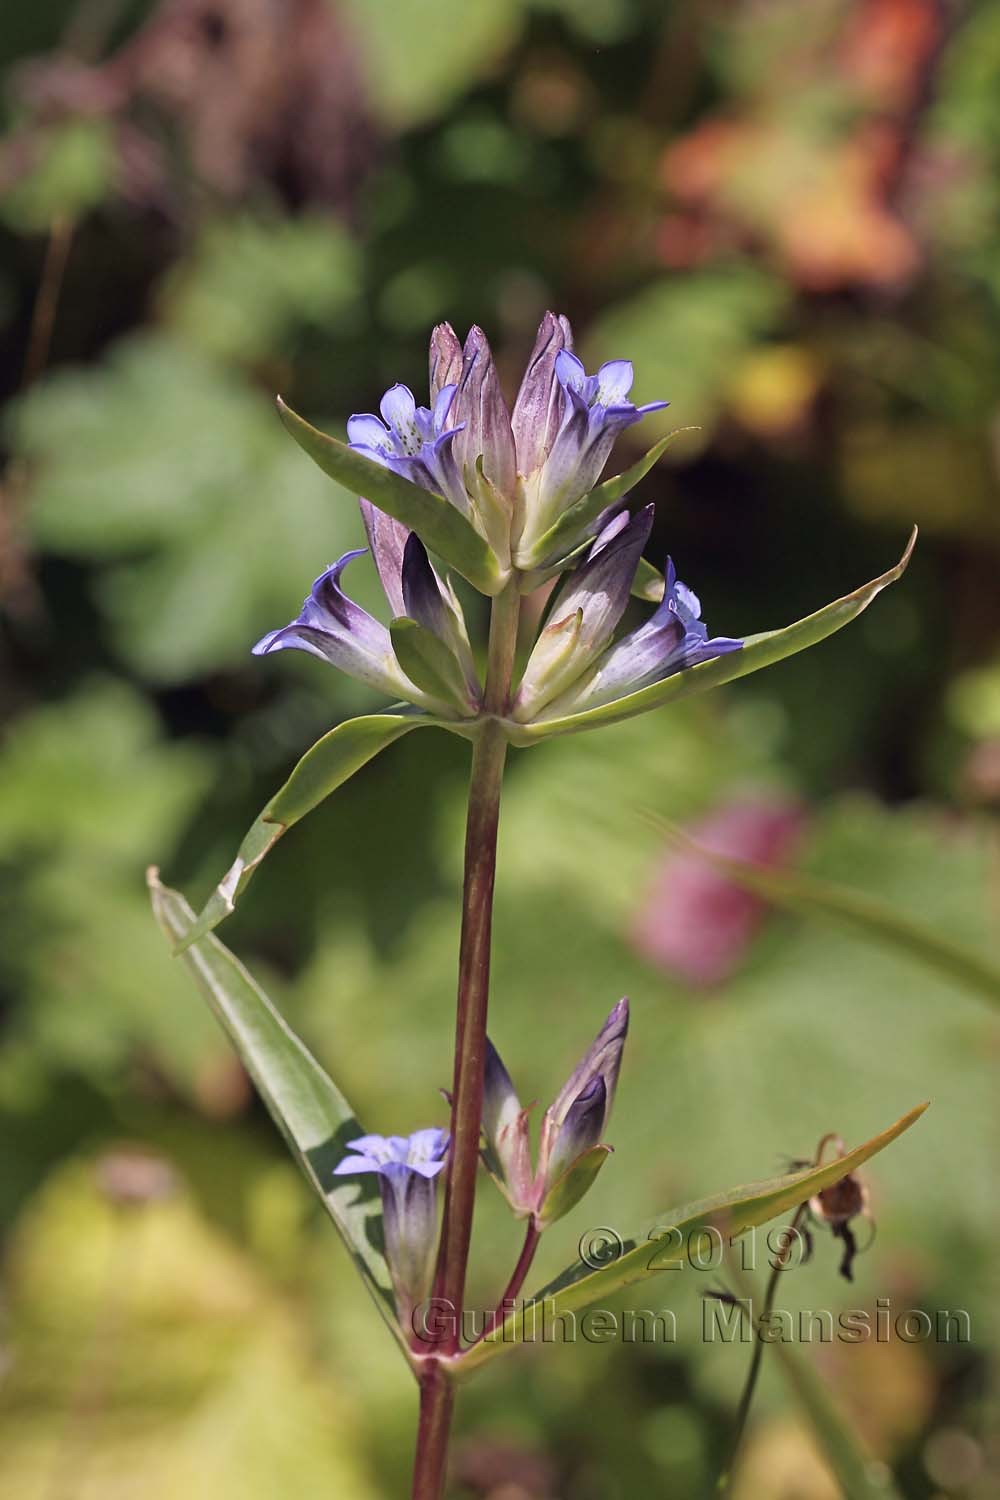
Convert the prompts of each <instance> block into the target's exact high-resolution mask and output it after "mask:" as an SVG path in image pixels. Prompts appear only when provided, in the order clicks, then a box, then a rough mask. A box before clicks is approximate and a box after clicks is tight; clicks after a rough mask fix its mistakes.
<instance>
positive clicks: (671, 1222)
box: [456, 1104, 927, 1375]
mask: <svg viewBox="0 0 1000 1500" xmlns="http://www.w3.org/2000/svg"><path fill="white" fill-rule="evenodd" d="M926 1108H927V1105H926V1104H918V1105H917V1107H916V1108H915V1109H911V1110H910V1111H909V1113H907V1114H905V1115H903V1116H902V1118H901V1119H899V1120H897V1121H896V1123H895V1124H894V1125H890V1126H889V1128H888V1130H884V1131H882V1133H881V1134H880V1135H876V1136H873V1137H872V1139H871V1140H870V1141H867V1142H866V1143H865V1144H864V1145H863V1146H857V1147H855V1149H854V1150H853V1151H848V1152H847V1154H846V1155H845V1156H842V1157H838V1158H837V1159H836V1160H835V1161H831V1162H827V1164H826V1165H825V1166H821V1167H812V1168H809V1169H808V1170H806V1171H804V1172H793V1173H790V1174H789V1175H787V1176H784V1177H775V1178H772V1179H771V1180H769V1181H767V1182H754V1183H750V1184H748V1185H747V1186H744V1187H738V1188H733V1189H732V1191H731V1192H728V1193H720V1194H719V1195H718V1196H717V1197H714V1198H705V1199H703V1200H702V1201H701V1202H699V1203H690V1204H688V1205H687V1206H686V1207H684V1208H679V1209H675V1210H673V1211H672V1212H670V1213H668V1214H664V1215H661V1217H660V1218H659V1219H658V1221H657V1222H656V1224H654V1225H653V1226H652V1228H650V1230H649V1231H648V1232H647V1233H646V1234H645V1235H642V1236H639V1237H637V1238H636V1239H631V1240H625V1241H624V1242H623V1244H622V1247H621V1253H620V1255H618V1257H617V1258H616V1259H615V1260H613V1261H611V1262H610V1263H609V1264H607V1265H605V1266H601V1267H600V1268H599V1269H598V1270H591V1269H590V1267H589V1266H587V1265H586V1264H585V1263H584V1262H583V1261H577V1262H576V1264H575V1265H572V1266H569V1267H568V1268H567V1269H566V1270H565V1271H564V1272H563V1274H562V1275H561V1276H559V1277H558V1278H557V1279H556V1280H555V1281H553V1282H550V1283H549V1285H548V1286H546V1287H543V1288H542V1290H541V1291H540V1292H537V1293H536V1294H535V1295H534V1297H533V1298H531V1299H529V1302H528V1303H526V1304H523V1305H522V1306H520V1307H518V1308H517V1309H516V1311H514V1312H513V1313H511V1314H510V1316H509V1317H508V1318H506V1319H505V1321H504V1323H503V1324H502V1326H501V1327H499V1328H497V1329H495V1330H494V1331H492V1332H490V1333H489V1334H488V1335H487V1336H486V1337H485V1338H484V1339H482V1340H481V1341H480V1342H479V1343H478V1344H476V1345H475V1346H474V1347H473V1348H472V1349H470V1350H469V1351H468V1353H467V1354H465V1355H463V1356H462V1358H461V1359H460V1360H459V1362H458V1367H457V1371H456V1373H457V1374H459V1375H465V1374H469V1373H471V1372H472V1371H473V1370H474V1369H478V1367H479V1366H480V1365H482V1364H485V1363H486V1362H487V1361H488V1360H489V1359H491V1358H492V1357H493V1356H494V1355H496V1354H500V1353H501V1352H502V1351H503V1350H504V1349H513V1348H515V1347H516V1346H517V1345H518V1344H520V1343H524V1342H531V1341H532V1338H533V1336H534V1337H537V1332H536V1329H535V1323H536V1321H537V1319H536V1317H535V1316H534V1315H533V1313H532V1310H531V1308H532V1303H533V1304H535V1305H536V1306H537V1307H538V1308H539V1309H540V1307H541V1304H542V1303H543V1302H544V1303H545V1304H546V1306H547V1309H548V1314H549V1316H556V1317H557V1316H558V1315H559V1314H560V1313H564V1312H572V1313H575V1312H579V1311H581V1310H582V1309H583V1308H585V1307H589V1306H590V1304H591V1303H592V1302H596V1301H597V1300H598V1299H599V1298H604V1297H609V1296H611V1295H612V1294H613V1293H615V1292H617V1291H620V1290H621V1289H622V1288H623V1287H626V1286H630V1285H632V1284H633V1283H634V1282H638V1281H645V1280H647V1279H648V1278H649V1277H650V1276H656V1275H658V1274H659V1273H660V1272H661V1271H667V1270H672V1269H674V1268H675V1267H678V1266H682V1265H684V1264H685V1262H686V1261H687V1260H688V1258H689V1251H690V1247H691V1244H692V1242H693V1243H694V1244H695V1245H697V1240H698V1236H699V1234H701V1232H702V1231H704V1230H705V1229H708V1228H716V1229H717V1230H718V1231H719V1233H720V1234H722V1236H723V1238H725V1237H726V1236H729V1237H732V1238H735V1237H736V1236H737V1235H740V1234H742V1233H743V1232H744V1231H745V1230H747V1229H752V1228H755V1227H756V1226H757V1225H759V1224H766V1223H767V1221H768V1220H769V1219H773V1218H775V1217H776V1216H777V1215H778V1214H783V1213H786V1212H787V1211H788V1210H790V1209H794V1208H797V1207H798V1205H799V1204H800V1203H803V1202H805V1201H806V1199H808V1198H811V1197H812V1196H813V1195H814V1194H815V1193H818V1192H820V1191H821V1189H823V1188H825V1187H829V1186H830V1185H831V1184H832V1183H834V1182H839V1181H840V1179H841V1178H842V1177H844V1176H846V1175H847V1173H848V1172H853V1171H855V1170H856V1169H857V1168H858V1167H860V1166H861V1165H862V1164H863V1163H864V1162H866V1161H867V1160H868V1159H869V1157H872V1156H875V1155H876V1154H877V1153H878V1152H879V1151H882V1150H884V1149H885V1147H886V1146H888V1145H889V1144H890V1142H892V1141H894V1140H895V1139H896V1137H897V1136H899V1135H902V1133H903V1131H904V1130H908V1129H909V1128H910V1126H911V1125H912V1124H914V1122H915V1121H916V1120H918V1119H919V1118H920V1116H921V1115H922V1114H923V1112H924V1110H925V1109H926ZM538 1318H539V1319H540V1312H539V1314H538Z"/></svg>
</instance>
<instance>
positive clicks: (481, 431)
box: [347, 313, 667, 568]
mask: <svg viewBox="0 0 1000 1500" xmlns="http://www.w3.org/2000/svg"><path fill="white" fill-rule="evenodd" d="M572 347H573V335H572V331H571V329H570V326H569V323H568V322H567V321H566V319H565V318H563V317H557V316H556V315H555V314H554V313H546V314H545V317H544V318H543V319H542V322H541V326H540V327H539V330H538V336H537V338H536V341H535V347H534V349H533V350H532V354H531V357H530V359H529V361H528V367H527V369H526V371H525V375H524V379H523V380H522V382H521V387H520V390H519V392H518V396H517V400H516V402H515V404H514V410H513V415H511V413H510V412H509V411H508V409H507V406H506V403H505V402H504V399H503V394H502V392H501V390H500V381H499V377H498V375H497V371H496V366H495V364H494V361H493V355H492V353H491V352H490V346H489V343H488V342H487V339H486V335H485V334H484V333H483V331H482V329H481V328H472V329H471V330H470V332H469V334H468V336H467V338H466V340H465V343H464V345H463V344H461V343H460V342H459V340H458V338H457V336H456V334H455V332H454V330H453V329H452V327H451V326H450V324H448V323H441V324H439V325H438V327H437V328H435V329H434V332H433V334H432V335H431V346H430V395H431V402H432V405H431V406H429V407H427V406H418V405H417V404H416V400H415V398H414V396H413V394H412V392H411V391H410V390H408V389H407V387H406V386H403V385H395V386H393V387H392V388H391V390H389V391H387V392H386V394H385V395H384V396H383V398H382V402H381V405H380V408H379V410H380V412H381V418H380V417H376V416H373V415H371V414H365V415H358V416H352V417H351V418H350V420H349V422H348V424H347V435H348V438H349V440H350V444H351V447H352V448H355V449H356V450H357V451H358V452H359V453H363V454H364V455H365V456H366V457H367V458H371V459H374V460H375V461H376V462H377V463H381V464H384V465H385V466H386V467H388V468H390V469H392V470H393V471H394V472H395V473H397V474H401V475H403V476H404V478H407V479H409V480H411V481H412V482H413V483H414V484H419V485H421V486H422V487H423V488H425V489H429V490H433V491H434V492H435V493H437V494H439V495H442V496H444V498H445V499H447V500H449V501H450V502H451V504H453V505H454V506H456V507H457V508H458V509H459V510H460V511H461V512H462V514H463V515H465V516H467V517H468V519H469V520H470V521H471V522H472V524H473V525H474V526H476V527H477V529H478V530H479V531H480V533H481V534H482V535H483V536H484V537H485V538H486V540H487V541H488V542H489V543H490V546H491V547H492V548H493V550H494V552H495V554H496V556H497V557H498V559H499V561H500V563H501V565H502V566H503V567H504V568H508V567H509V566H510V563H511V548H512V545H513V547H514V549H515V553H516V555H515V557H514V562H515V563H516V564H517V565H518V566H524V567H525V568H530V567H532V566H534V563H533V560H532V559H531V556H530V554H531V549H532V547H533V546H534V545H535V544H536V543H537V542H538V540H539V539H540V538H541V537H542V536H543V535H544V533H545V532H546V531H547V530H548V529H549V528H550V527H551V526H552V525H554V523H555V522H556V521H557V520H558V519H559V517H560V515H561V514H562V513H563V511H565V510H566V509H568V508H569V507H570V506H571V505H573V504H575V502H576V501H577V500H580V499H582V498H583V496H584V495H586V494H588V493H589V491H590V490H592V489H593V487H594V485H595V484H596V483H597V481H598V480H599V478H600V476H601V470H602V469H603V468H604V465H605V463H606V461H607V458H608V455H609V454H610V452H611V449H612V447H613V445H614V441H615V438H616V437H617V436H618V434H619V433H620V432H622V431H624V429H625V428H626V427H630V426H631V425H632V424H633V423H634V422H638V421H640V420H641V418H642V417H644V416H645V415H646V414H647V413H648V412H652V411H659V410H660V409H661V408H662V407H664V406H666V404H667V403H666V402H665V401H653V402H650V403H649V404H647V405H646V406H635V405H634V404H633V403H632V402H631V401H630V400H629V399H628V393H629V391H630V390H631V388H632V366H631V364H630V363H629V361H628V360H623V359H619V360H611V361H610V362H609V363H607V364H604V365H602V366H601V368H600V369H599V370H598V372H597V374H596V375H588V374H587V373H586V371H585V369H584V367H583V365H582V364H581V363H580V361H579V360H578V359H577V357H576V355H575V354H573V353H572Z"/></svg>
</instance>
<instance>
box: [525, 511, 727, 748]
mask: <svg viewBox="0 0 1000 1500" xmlns="http://www.w3.org/2000/svg"><path fill="white" fill-rule="evenodd" d="M601 540H602V538H598V542H597V544H595V545H597V546H599V545H600V543H601ZM581 571H582V570H581ZM742 645H743V642H742V641H741V640H736V639H734V638H731V637H729V636H711V637H710V636H709V633H708V626H707V625H706V624H705V622H704V621H703V620H702V618H701V603H700V601H699V599H698V596H697V594H695V593H693V592H692V590H691V589H689V588H688V587H687V586H686V585H685V584H683V583H681V582H680V580H679V579H678V577H677V571H676V569H675V568H674V564H673V561H672V559H671V558H669V557H668V558H667V566H666V573H665V577H664V594H663V601H662V603H661V604H660V605H659V606H658V607H657V609H656V610H655V612H654V613H653V614H652V615H651V616H650V618H649V619H648V620H646V621H645V623H644V624H642V625H639V626H637V627H636V629H635V630H632V631H630V632H629V633H628V634H627V635H624V636H623V637H622V638H621V640H619V641H617V642H615V644H614V645H611V646H609V647H608V648H607V649H606V650H605V651H604V652H603V653H602V654H601V655H600V656H598V657H597V658H596V660H595V661H593V663H592V665H591V666H590V668H589V670H588V671H587V672H586V674H585V675H583V676H581V677H579V678H578V679H577V681H576V682H575V683H574V684H573V686H572V687H570V688H569V689H568V691H566V692H565V693H563V694H561V696H559V697H558V698H555V699H553V700H551V701H550V702H548V703H547V704H546V705H545V706H544V708H543V709H542V711H541V712H540V713H538V714H537V715H535V716H534V717H536V718H537V719H539V720H545V719H558V718H562V717H563V716H564V715H566V714H575V713H581V712H583V711H584V710H585V709H589V708H597V707H599V706H600V705H601V704H603V703H610V702H612V701H613V700H614V699H616V698H623V697H625V696H626V695H627V694H629V693H635V692H638V690H639V689H640V688H643V687H647V686H648V685H649V684H650V683H653V682H660V681H662V680H663V678H665V677H670V676H672V675H673V674H674V673H675V672H682V671H685V670H686V669H687V668H688V667H696V666H698V665H699V664H700V663H701V662H703V661H709V660H710V659H711V658H712V657H714V656H723V655H725V654H726V653H727V652H730V651H739V650H740V649H741V647H742ZM515 717H517V715H516V714H515Z"/></svg>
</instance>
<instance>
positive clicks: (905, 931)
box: [656, 818, 1000, 1005]
mask: <svg viewBox="0 0 1000 1500" xmlns="http://www.w3.org/2000/svg"><path fill="white" fill-rule="evenodd" d="M656 822H657V824H658V825H659V826H661V827H663V828H664V829H665V830H666V832H667V833H668V835H669V836H670V837H671V838H672V839H674V840H675V842H677V843H678V844H682V845H683V846H684V847H685V848H687V849H690V850H692V851H693V852H694V853H695V854H698V855H699V856H700V857H701V858H702V859H704V860H706V861H707V862H708V863H709V864H711V865H713V866H714V867H715V868H716V869H717V870H719V871H721V873H722V874H724V875H725V876H727V877H728V879H730V880H732V881H734V882H735V883H736V884H737V885H742V886H743V887H744V888H745V889H746V890H749V891H752V892H753V893H754V895H757V896H761V897H762V898H763V899H764V900H765V901H769V902H770V903H771V904H772V905H773V906H779V907H781V908H782V909H783V910H785V911H790V912H794V913H795V914H796V915H797V916H803V917H819V918H820V919H822V920H825V921H829V922H835V923H837V924H838V925H839V926H841V927H849V928H852V929H853V930H854V931H856V932H859V933H861V934H862V935H863V936H865V937H870V938H875V939H876V941H878V942H881V943H886V944H887V945H888V946H889V947H891V948H895V949H897V950H898V951H899V952H901V953H904V954H906V955H907V956H908V957H910V958H914V959H917V960H918V962H921V963H924V964H927V965H928V966H929V967H931V968H934V969H937V971H938V972H939V973H940V974H943V975H944V976H945V978H946V979H951V980H954V981H955V982H956V983H958V984H961V985H963V986H964V987H965V988H966V989H969V990H973V991H974V992H975V993H976V994H977V995H979V996H980V997H981V998H982V999H985V1000H988V1001H989V1002H990V1004H992V1005H1000V967H998V966H997V965H996V964H995V963H991V962H990V960H989V959H988V958H986V957H985V956H984V955H982V954H979V953H977V952H975V950H974V949H971V948H967V947H965V946H964V945H963V944H961V943H956V942H954V941H953V940H952V939H951V938H949V937H947V936H946V935H945V934H944V933H943V932H935V931H934V929H933V928H930V927H926V926H924V925H923V924H922V923H919V922H915V921H913V920H912V919H911V918H910V917H907V916H906V915H904V913H902V912H899V911H897V910H896V909H895V907H893V906H890V905H889V903H888V902H886V901H882V900H880V899H879V897H877V896H871V895H869V894H868V893H867V892H866V891H856V890H852V889H850V888H849V887H847V886H841V885H835V884H834V883H833V882H832V881H827V880H818V879H816V878H815V877H814V876H811V875H804V874H802V873H801V872H799V871H795V872H791V873H790V872H788V871H784V870H772V869H768V868H766V867H765V866H764V865H755V864H751V863H749V862H748V861H746V860H742V859H733V858H732V857H731V856H729V855H723V854H716V853H715V852H714V851H713V850H711V849H706V848H705V846H704V845H703V844H699V843H698V842H697V841H696V840H695V839H692V838H689V837H688V835H687V834H686V833H684V832H683V830H682V829H680V828H678V827H676V825H674V824H672V823H668V822H666V820H664V819H661V818H657V819H656Z"/></svg>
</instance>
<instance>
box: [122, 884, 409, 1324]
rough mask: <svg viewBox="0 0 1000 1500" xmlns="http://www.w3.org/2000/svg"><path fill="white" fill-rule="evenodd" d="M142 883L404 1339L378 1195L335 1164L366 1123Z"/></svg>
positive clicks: (235, 971)
mask: <svg viewBox="0 0 1000 1500" xmlns="http://www.w3.org/2000/svg"><path fill="white" fill-rule="evenodd" d="M147 879H148V883H149V891H150V897H151V900H152V903H153V911H154V913H155V914H156V919H157V921H158V922H159V924H160V926H161V927H162V929H163V931H164V933H165V934H166V936H167V938H168V939H169V940H170V942H171V944H172V945H173V946H175V947H177V946H181V947H184V948H185V950H186V951H185V954H184V962H185V964H186V965H187V967H188V968H189V969H190V970H191V973H192V974H193V975H194V977H195V979H196V981H197V983H198V986H199V988H200V989H201V991H202V993H203V994H204V996H205V998H206V1000H207V1001H208V1003H209V1005H210V1006H211V1008H212V1011H213V1012H214V1014H215V1016H216V1018H217V1020H218V1021H219V1023H220V1024H221V1026H222V1027H223V1029H224V1030H225V1031H226V1032H227V1033H228V1035H229V1038H230V1040H231V1041H232V1043H233V1046H234V1047H235V1048H236V1051H237V1053H238V1054H239V1057H240V1061H241V1062H242V1063H243V1066H244V1067H245V1068H246V1070H247V1072H248V1073H249V1075H250V1077H251V1078H252V1079H253V1082H254V1084H255V1086H256V1088H257V1091H258V1093H259V1094H260V1096H261V1098H262V1099H263V1100H264V1103H265V1104H266V1105H267V1107H268V1109H269V1111H270V1113H271V1117H272V1118H273V1120H274V1122H275V1124H276V1125H277V1126H278V1129H279V1130H280V1131H281V1133H282V1135H283V1136H284V1137H285V1140H286V1141H287V1143H288V1147H289V1149H290V1151H291V1153H292V1155H293V1156H294V1157H295V1159H296V1161H297V1162H298V1165H299V1167H300V1168H301V1169H302V1172H303V1174H304V1176H305V1178H306V1180H307V1181H308V1183H309V1185H310V1187H311V1188H312V1189H313V1191H314V1192H315V1193H316V1195H317V1197H318V1198H319V1199H320V1201H321V1202H322V1204H323V1207H324V1208H325V1209H326V1211H327V1213H328V1214H329V1215H330V1218H331V1219H332V1220H333V1222H334V1224H335V1225H336V1227H337V1229H338V1230H339V1231H340V1235H341V1238H342V1239H343V1241H344V1243H345V1245H346V1246H347V1248H348V1250H349V1251H350V1254H351V1257H352V1259H353V1260H354V1263H355V1265H356V1266H357V1268H358V1271H359V1272H360V1274H361V1276H362V1279H363V1280H364V1282H365V1284H366V1285H367V1287H368V1290H369V1291H370V1292H371V1294H372V1296H373V1298H374V1300H375V1303H376V1305H377V1307H378V1309H379V1311H380V1312H381V1313H382V1316H383V1317H384V1318H385V1320H386V1322H387V1323H388V1325H389V1327H390V1328H391V1329H392V1332H393V1334H394V1335H395V1337H396V1338H397V1340H398V1341H399V1342H400V1344H401V1345H402V1344H403V1343H404V1341H403V1338H402V1335H401V1333H400V1330H399V1327H398V1324H397V1322H396V1317H395V1303H394V1300H393V1296H392V1291H391V1281H390V1277H389V1269H388V1266H387V1265H386V1262H385V1256H384V1254H383V1251H382V1211H381V1202H380V1198H379V1194H378V1191H377V1189H375V1188H374V1186H373V1185H372V1184H367V1185H366V1184H362V1183H359V1182H358V1181H357V1180H356V1179H353V1178H352V1179H347V1178H343V1177H341V1178H336V1177H334V1176H333V1168H334V1167H335V1166H336V1165H337V1163H338V1161H340V1160H341V1159H342V1158H343V1157H344V1156H345V1155H347V1148H346V1142H347V1141H349V1140H354V1139H355V1138H356V1137H357V1136H359V1135H363V1134H364V1130H363V1128H362V1126H361V1125H360V1124H359V1123H358V1121H357V1120H356V1119H355V1117H354V1112H353V1110H352V1109H351V1107H350V1105H349V1104H348V1102H347V1100H346V1099H345V1098H344V1096H343V1094H342V1093H341V1092H340V1090H339V1089H338V1088H337V1086H336V1084H335V1083H334V1082H333V1080H332V1079H331V1078H329V1077H328V1075H327V1074H326V1073H325V1072H324V1070H323V1069H322V1068H321V1067H320V1065H319V1063H318V1062H317V1061H316V1059H315V1058H314V1057H313V1056H312V1054H311V1053H310V1052H309V1050H308V1048H306V1046H305V1045H304V1044H303V1043H302V1042H301V1041H300V1040H299V1038H298V1037H297V1036H296V1035H295V1033H294V1032H293V1031H292V1030H291V1028H290V1027H289V1026H288V1024H287V1022H286V1021H285V1020H284V1018H283V1017H282V1016H281V1015H280V1013H279V1012H278V1011H277V1010H276V1009H275V1007H274V1006H273V1005H272V1004H271V1002H270V1000H269V999H268V998H267V996H266V995H265V994H264V992H263V990H262V989H261V988H260V986H259V985H258V984H257V983H256V981H255V980H254V979H253V978H252V976H251V975H250V974H249V973H248V971H247V970H246V969H245V968H244V967H243V965H242V964H241V963H240V962H239V960H238V959H237V958H235V957H234V955H233V954H232V953H230V951H229V949H228V948H226V947H224V946H223V944H222V943H220V942H219V940H218V938H215V937H203V938H200V939H198V940H196V941H193V942H192V941H191V932H192V924H193V923H194V912H193V911H192V910H191V908H190V906H188V904H187V902H186V901H185V900H184V897H183V896H181V895H180V894H179V893H178V892H177V891H172V890H170V889H169V888H168V887H166V886H164V885H161V883H160V879H159V875H158V873H157V871H156V870H150V871H149V874H148V877H147ZM404 1347H405V1345H404Z"/></svg>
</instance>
